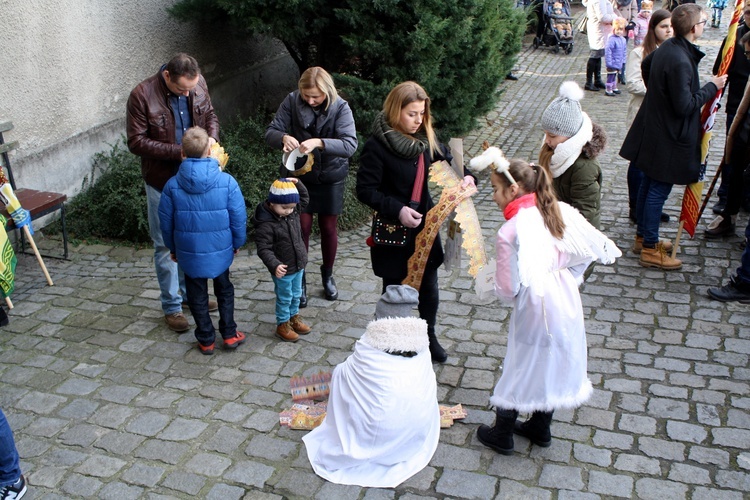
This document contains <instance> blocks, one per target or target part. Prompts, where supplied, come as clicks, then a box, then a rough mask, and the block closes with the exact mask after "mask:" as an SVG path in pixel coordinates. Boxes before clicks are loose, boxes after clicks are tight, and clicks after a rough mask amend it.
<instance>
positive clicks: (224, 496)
mask: <svg viewBox="0 0 750 500" xmlns="http://www.w3.org/2000/svg"><path fill="white" fill-rule="evenodd" d="M244 494H245V489H244V488H240V487H238V486H230V485H228V484H224V483H218V484H215V485H213V486H212V487H211V489H210V490H209V492H208V493H207V494H206V500H239V499H240V498H242V496H243V495H244Z"/></svg>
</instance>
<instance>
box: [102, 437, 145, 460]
mask: <svg viewBox="0 0 750 500" xmlns="http://www.w3.org/2000/svg"><path fill="white" fill-rule="evenodd" d="M145 439H146V438H145V437H144V436H139V435H137V434H130V433H128V432H110V433H107V434H105V435H104V436H102V437H101V438H99V439H98V440H97V441H95V442H94V447H95V448H101V449H102V450H105V451H107V452H109V453H115V454H117V455H129V454H131V453H132V452H133V450H135V449H136V448H137V447H138V446H140V444H141V443H142V442H143V441H144V440H145Z"/></svg>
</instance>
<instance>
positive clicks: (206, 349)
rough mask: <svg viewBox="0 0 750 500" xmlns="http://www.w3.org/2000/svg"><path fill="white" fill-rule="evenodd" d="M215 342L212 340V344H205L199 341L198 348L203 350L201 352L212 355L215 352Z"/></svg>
mask: <svg viewBox="0 0 750 500" xmlns="http://www.w3.org/2000/svg"><path fill="white" fill-rule="evenodd" d="M214 344H215V343H214V342H211V345H203V344H201V343H200V342H198V350H199V351H200V352H201V354H203V355H205V356H210V355H212V354H213V353H214Z"/></svg>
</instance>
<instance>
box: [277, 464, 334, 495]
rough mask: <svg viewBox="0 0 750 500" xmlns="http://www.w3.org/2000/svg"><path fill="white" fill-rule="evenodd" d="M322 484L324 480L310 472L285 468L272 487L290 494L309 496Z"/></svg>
mask: <svg viewBox="0 0 750 500" xmlns="http://www.w3.org/2000/svg"><path fill="white" fill-rule="evenodd" d="M324 484H325V482H324V481H323V480H322V479H320V478H319V477H318V476H316V475H315V474H313V473H312V472H309V473H304V472H301V471H297V470H287V471H285V472H283V473H282V475H281V477H280V478H279V480H278V481H277V482H276V484H275V485H274V488H275V489H279V490H280V491H285V492H288V493H290V494H292V495H298V496H303V497H311V496H313V493H314V492H317V491H318V490H319V489H320V488H321V487H322V486H323V485H324Z"/></svg>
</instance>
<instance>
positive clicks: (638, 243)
mask: <svg viewBox="0 0 750 500" xmlns="http://www.w3.org/2000/svg"><path fill="white" fill-rule="evenodd" d="M659 243H661V246H663V247H664V251H665V252H671V251H672V242H671V241H669V240H659ZM641 250H643V236H636V237H635V243H633V253H634V254H636V255H640V253H641Z"/></svg>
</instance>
